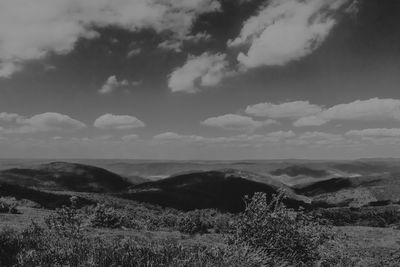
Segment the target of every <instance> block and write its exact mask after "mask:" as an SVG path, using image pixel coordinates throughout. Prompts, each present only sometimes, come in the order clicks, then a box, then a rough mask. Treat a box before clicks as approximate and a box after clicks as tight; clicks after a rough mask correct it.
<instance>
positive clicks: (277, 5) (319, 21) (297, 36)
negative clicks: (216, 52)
mask: <svg viewBox="0 0 400 267" xmlns="http://www.w3.org/2000/svg"><path fill="white" fill-rule="evenodd" d="M350 1H351V0H324V1H321V0H272V1H268V2H267V4H265V5H264V6H263V7H262V8H261V9H260V11H259V12H258V14H257V15H255V16H253V17H251V18H249V19H248V20H247V21H246V22H245V23H244V25H243V27H242V29H241V32H240V34H239V36H238V37H237V38H236V39H234V40H231V41H230V42H229V43H228V44H229V45H230V46H232V47H249V48H248V51H247V52H246V53H243V52H242V53H240V54H239V55H238V61H239V62H240V63H241V64H243V65H244V66H245V67H247V68H253V67H259V66H275V65H285V64H287V63H288V62H291V61H294V60H298V59H300V58H302V57H304V56H306V55H308V54H310V53H312V52H313V51H314V50H315V49H317V48H318V47H319V46H320V45H321V43H322V42H323V41H324V40H325V39H326V37H327V36H328V34H329V33H330V31H331V30H332V28H333V26H334V25H335V23H336V18H335V14H336V13H337V12H338V11H339V10H340V9H341V8H342V7H343V6H344V5H345V4H347V3H349V2H350Z"/></svg>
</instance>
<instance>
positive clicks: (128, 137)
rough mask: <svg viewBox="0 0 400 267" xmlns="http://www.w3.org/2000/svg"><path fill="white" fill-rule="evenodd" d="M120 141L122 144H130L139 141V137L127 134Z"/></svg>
mask: <svg viewBox="0 0 400 267" xmlns="http://www.w3.org/2000/svg"><path fill="white" fill-rule="evenodd" d="M121 139H122V140H123V141H124V142H132V141H137V140H138V139H139V136H138V135H137V134H129V135H125V136H123V137H121Z"/></svg>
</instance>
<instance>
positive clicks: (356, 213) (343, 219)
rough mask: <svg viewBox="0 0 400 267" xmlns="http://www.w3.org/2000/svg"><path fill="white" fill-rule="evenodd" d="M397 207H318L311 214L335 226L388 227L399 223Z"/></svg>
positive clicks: (399, 213)
mask: <svg viewBox="0 0 400 267" xmlns="http://www.w3.org/2000/svg"><path fill="white" fill-rule="evenodd" d="M399 208H400V207H399V206H398V205H392V206H387V207H363V208H330V209H319V210H317V211H315V212H314V214H313V215H314V216H315V217H316V218H318V219H319V220H320V222H325V223H329V224H332V225H335V226H346V225H353V226H354V225H359V226H370V227H388V226H390V225H400V211H399Z"/></svg>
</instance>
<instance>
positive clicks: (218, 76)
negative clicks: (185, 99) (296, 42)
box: [168, 53, 230, 93]
mask: <svg viewBox="0 0 400 267" xmlns="http://www.w3.org/2000/svg"><path fill="white" fill-rule="evenodd" d="M228 66H229V63H228V61H227V60H226V55H224V54H210V53H204V54H202V55H200V56H197V57H195V56H189V58H188V59H187V61H186V63H185V64H184V65H183V66H182V67H180V68H177V69H176V70H174V71H173V72H172V73H171V75H170V77H169V81H168V86H169V88H170V89H171V91H172V92H185V93H195V92H198V91H199V90H200V87H209V86H215V85H217V84H218V83H219V82H220V81H221V80H222V79H223V78H224V77H225V76H227V75H229V74H230V71H229V70H228Z"/></svg>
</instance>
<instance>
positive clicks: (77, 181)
mask: <svg viewBox="0 0 400 267" xmlns="http://www.w3.org/2000/svg"><path fill="white" fill-rule="evenodd" d="M0 182H6V183H9V184H17V185H20V186H25V187H35V188H40V189H46V190H60V191H78V192H79V191H80V192H104V193H107V192H118V191H122V190H126V189H127V188H129V186H132V183H130V182H129V181H127V180H126V179H124V178H123V177H121V176H120V175H118V174H115V173H112V172H110V171H107V170H105V169H102V168H98V167H93V166H88V165H84V164H78V163H68V162H51V163H47V164H41V165H38V166H34V167H31V168H12V169H7V170H3V171H0Z"/></svg>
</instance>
